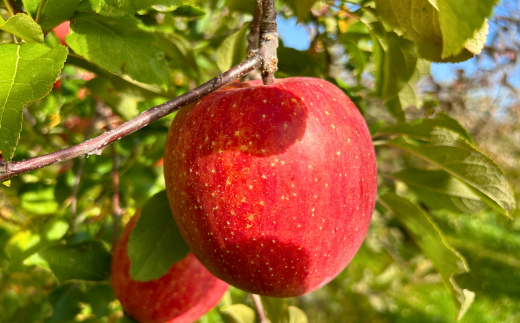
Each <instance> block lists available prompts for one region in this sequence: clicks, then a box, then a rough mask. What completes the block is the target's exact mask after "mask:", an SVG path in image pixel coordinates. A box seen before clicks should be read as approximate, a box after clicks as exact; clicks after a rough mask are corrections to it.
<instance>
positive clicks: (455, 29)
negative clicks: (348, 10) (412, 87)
mask: <svg viewBox="0 0 520 323" xmlns="http://www.w3.org/2000/svg"><path fill="white" fill-rule="evenodd" d="M495 2H496V1H494V0H482V1H477V2H476V3H475V4H473V3H472V4H471V5H470V6H466V5H465V2H464V0H455V1H452V0H439V1H435V2H433V1H428V0H376V7H377V12H378V13H379V14H380V15H381V17H382V18H383V20H384V21H385V23H387V24H388V25H389V26H390V27H391V28H392V29H393V30H394V31H395V32H397V33H398V34H399V35H402V36H404V37H406V38H408V39H410V40H413V41H416V42H417V45H418V49H419V55H420V56H421V57H422V58H425V59H427V60H430V61H435V62H459V61H464V60H467V59H469V58H471V57H472V56H473V55H475V54H478V53H480V51H481V50H482V48H483V47H484V45H485V40H486V35H487V30H488V26H487V23H486V22H485V17H488V16H489V15H490V14H491V8H492V6H493V4H494V3H495ZM465 7H468V10H466V9H465ZM453 9H456V10H453Z"/></svg>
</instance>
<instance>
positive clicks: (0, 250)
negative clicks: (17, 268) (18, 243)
mask: <svg viewBox="0 0 520 323" xmlns="http://www.w3.org/2000/svg"><path fill="white" fill-rule="evenodd" d="M10 238H11V233H10V232H9V231H8V230H7V229H5V228H2V227H0V270H4V269H5V268H6V267H7V265H8V264H9V255H8V254H7V252H6V251H5V248H6V246H7V243H8V242H9V239H10Z"/></svg>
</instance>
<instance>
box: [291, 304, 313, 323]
mask: <svg viewBox="0 0 520 323" xmlns="http://www.w3.org/2000/svg"><path fill="white" fill-rule="evenodd" d="M289 323H309V319H308V318H307V315H305V312H304V311H302V310H301V309H299V308H297V307H295V306H289Z"/></svg>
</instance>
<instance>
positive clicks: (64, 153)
mask: <svg viewBox="0 0 520 323" xmlns="http://www.w3.org/2000/svg"><path fill="white" fill-rule="evenodd" d="M260 65H261V58H260V56H259V55H258V53H253V54H252V55H250V57H249V58H247V59H246V60H245V61H244V62H242V63H240V64H238V65H237V66H235V67H232V68H231V69H230V70H228V71H226V72H224V73H222V74H220V75H219V76H217V77H214V78H212V79H211V80H209V81H208V82H206V83H204V84H202V85H200V86H198V87H196V88H194V89H193V90H191V91H189V92H186V93H184V94H183V95H180V96H178V97H176V98H175V99H173V100H170V101H168V102H165V103H163V104H160V105H157V106H154V107H151V108H149V109H148V110H146V111H144V112H143V113H141V114H140V115H138V116H137V117H135V118H133V119H132V120H130V121H127V122H125V123H123V124H122V125H120V126H118V127H116V128H114V129H113V130H112V131H107V132H105V133H104V134H102V135H99V136H97V137H96V138H93V139H90V140H87V141H85V142H82V143H80V144H77V145H75V146H72V147H69V148H65V149H62V150H58V151H55V152H53V153H50V154H47V155H43V156H38V157H34V158H29V159H25V160H20V161H15V162H7V161H5V162H3V163H0V181H5V180H6V179H9V178H11V177H13V176H16V175H19V174H22V173H26V172H29V171H32V170H36V169H40V168H42V167H45V166H49V165H53V164H56V163H60V162H64V161H66V160H70V159H73V158H76V157H79V156H83V155H85V154H92V153H97V154H100V153H101V151H102V150H103V149H104V148H105V147H107V146H108V145H110V144H112V143H114V142H116V141H117V140H119V139H121V138H123V137H126V136H128V135H130V134H132V133H134V132H136V131H137V130H139V129H141V128H144V127H146V126H147V125H149V124H150V123H152V122H154V121H157V120H159V119H160V118H162V117H164V116H166V115H168V114H170V113H172V112H175V111H177V110H179V109H180V108H182V107H184V106H186V105H188V104H190V103H193V102H195V101H197V100H199V99H201V98H203V97H205V96H206V95H208V94H210V93H212V92H215V91H216V90H218V89H220V88H222V87H224V86H226V85H228V84H229V83H231V82H233V81H235V80H236V79H239V78H241V77H242V76H244V75H246V74H248V73H250V72H251V71H253V70H255V69H257V68H260Z"/></svg>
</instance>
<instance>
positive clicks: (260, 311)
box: [251, 294, 268, 323]
mask: <svg viewBox="0 0 520 323" xmlns="http://www.w3.org/2000/svg"><path fill="white" fill-rule="evenodd" d="M251 296H253V302H254V303H255V307H256V311H257V312H258V317H259V321H260V323H268V321H267V318H266V317H265V312H264V306H263V304H262V299H261V298H260V296H259V295H256V294H251Z"/></svg>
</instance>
